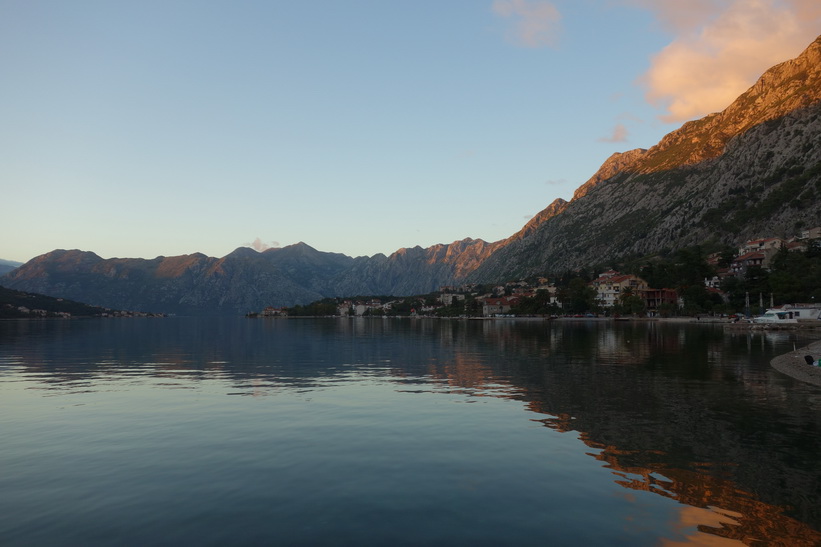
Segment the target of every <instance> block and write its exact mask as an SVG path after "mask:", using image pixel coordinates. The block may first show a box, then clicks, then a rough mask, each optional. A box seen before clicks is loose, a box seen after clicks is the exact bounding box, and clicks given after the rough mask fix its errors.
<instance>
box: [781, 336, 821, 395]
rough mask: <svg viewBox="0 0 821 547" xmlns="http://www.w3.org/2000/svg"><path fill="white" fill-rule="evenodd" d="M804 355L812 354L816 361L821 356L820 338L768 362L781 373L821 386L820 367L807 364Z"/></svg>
mask: <svg viewBox="0 0 821 547" xmlns="http://www.w3.org/2000/svg"><path fill="white" fill-rule="evenodd" d="M805 355H812V358H813V359H815V360H816V361H817V360H818V359H819V358H821V340H818V341H817V342H813V343H812V344H810V345H809V346H806V347H803V348H801V349H797V350H795V351H791V352H789V353H785V354H784V355H779V356H778V357H776V358H775V359H773V360H772V361H770V364H771V365H772V366H773V368H775V370H777V371H778V372H781V373H782V374H786V375H787V376H791V377H793V378H795V379H796V380H801V381H802V382H808V383H810V384H813V385H816V386H819V387H821V367H811V366H809V365H808V364H807V363H806V362H805V361H804V356H805Z"/></svg>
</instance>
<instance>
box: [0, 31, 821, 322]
mask: <svg viewBox="0 0 821 547" xmlns="http://www.w3.org/2000/svg"><path fill="white" fill-rule="evenodd" d="M819 142H821V36H819V37H818V38H817V39H816V40H815V41H814V42H813V43H811V44H810V45H809V46H808V47H807V48H806V49H805V50H804V52H803V53H802V54H801V55H799V56H798V57H796V58H795V59H792V60H790V61H786V62H784V63H780V64H778V65H776V66H774V67H772V68H771V69H769V70H767V71H766V72H765V73H764V74H763V75H762V76H761V77H760V78H759V79H758V81H756V83H755V84H754V85H753V86H751V87H750V88H749V89H748V90H747V91H745V92H744V93H743V94H741V95H740V96H739V97H738V98H737V99H736V100H735V101H733V102H732V103H731V104H730V105H729V106H728V107H727V108H726V109H724V110H723V111H722V112H718V113H713V114H710V115H708V116H705V117H704V118H701V119H699V120H693V121H690V122H687V123H685V124H683V125H682V126H681V127H680V128H679V129H676V130H674V131H672V132H670V133H668V134H667V135H665V136H664V137H663V138H662V139H661V140H660V141H659V143H657V144H656V145H654V146H652V147H650V148H649V149H643V148H638V149H634V150H628V151H625V152H616V153H614V154H613V155H611V156H610V157H609V158H608V159H607V160H606V161H605V162H604V163H603V164H602V166H601V167H600V168H599V169H598V170H597V171H596V173H594V174H593V176H592V177H591V178H590V179H588V180H587V181H586V182H585V183H584V184H582V185H581V186H580V187H579V188H578V189H577V190H576V192H575V193H574V196H573V199H571V200H570V201H565V200H563V199H556V200H554V201H553V202H551V203H550V204H549V205H548V206H547V207H545V208H544V209H543V210H542V211H540V212H539V213H538V214H536V215H535V216H534V217H533V218H531V219H530V220H529V221H528V222H527V223H526V224H525V225H524V226H523V227H522V228H521V229H520V230H519V231H518V232H516V233H515V234H513V235H511V236H510V237H508V238H506V239H504V240H500V241H496V242H486V241H483V240H481V239H472V238H465V239H463V240H460V241H454V242H452V243H449V244H437V245H432V246H430V247H427V248H422V247H419V246H415V247H410V248H403V249H399V250H397V251H395V252H393V253H391V254H390V255H387V256H386V255H384V254H377V255H374V256H372V257H356V258H352V257H349V256H347V255H344V254H340V253H326V252H322V251H318V250H316V249H314V248H313V247H311V246H310V245H307V244H305V243H302V242H300V243H297V244H294V245H290V246H287V247H283V248H274V249H268V250H265V251H263V252H257V251H254V250H252V249H250V248H247V247H240V248H238V249H235V250H234V251H232V252H231V253H229V254H227V255H226V256H224V257H222V258H214V257H207V256H205V255H203V254H202V253H194V254H191V255H181V256H177V257H157V258H155V259H120V258H116V259H102V258H101V257H99V256H98V255H96V254H94V253H92V252H88V251H79V250H73V251H66V250H55V251H52V252H51V253H46V254H45V255H41V256H40V257H36V258H34V259H32V260H31V261H29V262H28V263H26V264H24V265H23V266H21V267H19V268H18V269H16V270H14V271H13V272H11V273H9V274H7V275H6V276H4V277H2V278H0V284H3V285H6V286H8V287H10V288H16V289H20V290H26V291H31V292H39V293H42V294H49V295H54V296H62V297H66V298H72V299H74V300H80V301H84V302H90V303H93V304H96V305H102V306H105V307H111V308H119V309H135V310H146V309H150V310H152V311H165V312H172V313H244V312H246V311H251V310H258V309H260V308H261V307H264V306H267V305H291V304H300V303H307V302H311V301H314V300H318V299H320V298H322V297H327V296H350V295H357V294H386V295H409V294H423V293H427V292H431V291H434V290H437V289H438V288H439V287H440V286H442V285H453V284H460V283H463V282H497V281H504V280H510V279H514V278H517V277H519V276H526V275H533V274H544V273H551V272H552V273H558V272H561V271H565V270H569V269H576V268H580V267H585V266H591V265H594V264H601V263H603V262H604V261H607V260H611V259H617V258H619V257H623V256H625V255H628V254H648V253H652V252H658V251H659V250H661V249H665V248H667V249H675V248H680V247H684V246H689V245H694V244H698V243H703V242H705V241H713V242H716V243H725V244H733V243H738V242H740V241H743V240H744V239H745V238H752V237H756V236H761V235H781V234H782V233H783V234H785V233H786V232H788V231H789V230H794V229H797V228H798V227H799V225H806V226H813V225H821V208H820V207H819V204H821V145H819V144H818V143H819Z"/></svg>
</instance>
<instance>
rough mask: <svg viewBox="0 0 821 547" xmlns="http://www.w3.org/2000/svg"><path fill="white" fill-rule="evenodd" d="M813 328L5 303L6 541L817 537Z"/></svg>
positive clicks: (816, 540)
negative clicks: (797, 357)
mask: <svg viewBox="0 0 821 547" xmlns="http://www.w3.org/2000/svg"><path fill="white" fill-rule="evenodd" d="M800 336H801V335H800V334H795V333H766V334H765V333H753V334H751V333H747V332H737V333H725V332H724V331H723V330H722V328H721V327H720V326H707V325H695V324H687V325H681V324H665V323H630V322H624V323H608V322H594V321H587V322H585V321H580V322H556V323H550V322H543V321H532V322H531V321H518V322H517V321H437V320H422V319H396V320H381V319H372V320H368V319H362V318H360V319H318V320H309V319H305V320H302V319H288V320H281V319H280V320H263V319H255V320H249V319H242V318H236V319H188V318H165V319H124V320H88V321H80V320H77V321H40V322H38V321H19V322H18V321H4V322H0V544H2V545H106V544H108V545H147V544H150V545H179V544H183V543H184V544H199V545H225V544H261V543H267V544H282V545H290V544H300V545H321V544H325V545H453V544H459V545H536V544H538V545H545V544H547V545H681V544H707V545H741V544H757V545H819V544H821V532H819V530H821V389H819V388H815V387H812V386H808V385H805V384H801V383H799V382H796V381H794V380H792V379H790V378H787V377H785V376H783V375H781V374H780V373H778V372H776V371H775V370H773V369H772V368H771V367H770V366H769V360H770V359H771V358H772V357H773V356H775V355H777V354H780V353H784V352H787V351H790V350H792V349H793V346H794V345H797V346H798V347H800V346H802V345H806V344H807V343H808V342H809V341H810V340H809V339H806V338H800Z"/></svg>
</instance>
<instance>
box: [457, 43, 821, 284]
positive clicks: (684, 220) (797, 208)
mask: <svg viewBox="0 0 821 547" xmlns="http://www.w3.org/2000/svg"><path fill="white" fill-rule="evenodd" d="M819 143H821V37H819V39H817V40H816V41H815V42H813V44H811V45H810V46H809V47H808V48H807V49H806V50H805V51H804V53H802V55H801V56H799V57H798V58H796V59H794V60H792V61H788V62H786V63H782V64H779V65H777V66H775V67H773V68H772V69H770V70H768V71H767V72H766V73H765V74H764V75H763V76H762V77H761V78H760V79H759V80H758V82H756V84H755V85H754V86H752V87H751V88H750V89H749V90H748V91H746V92H745V93H744V94H743V95H741V96H740V97H739V98H738V99H737V100H736V101H735V102H733V104H732V105H730V106H729V107H728V108H727V109H726V110H724V111H723V112H721V113H717V114H711V115H709V116H707V117H705V118H703V119H701V120H697V121H693V122H688V123H686V124H684V125H683V126H682V127H681V128H680V129H678V130H676V131H673V132H672V133H670V134H669V135H667V136H666V137H664V138H663V139H662V140H661V141H660V142H659V144H657V145H656V146H654V147H652V148H650V149H649V150H641V149H639V150H633V151H630V152H626V153H624V154H620V155H618V154H617V155H614V156H612V157H611V158H610V159H608V161H607V162H605V164H604V165H603V166H602V168H601V169H600V170H599V171H598V172H597V173H596V175H594V176H593V177H592V178H591V179H590V180H589V181H588V182H586V183H585V184H584V185H583V186H582V187H580V188H579V190H577V192H576V194H575V196H574V199H573V200H572V201H571V202H570V203H569V204H567V205H566V206H565V207H564V209H563V210H562V212H561V214H557V215H551V216H550V217H549V218H548V220H546V221H545V222H542V223H541V224H540V225H539V226H538V228H537V229H536V230H534V231H532V232H531V233H530V234H529V235H528V236H527V237H525V238H522V239H520V240H517V241H510V242H509V243H508V244H507V245H504V246H503V247H501V248H499V249H498V251H497V252H496V253H494V254H493V255H492V256H491V257H489V258H488V259H487V260H486V261H484V262H483V263H482V265H481V266H479V268H477V269H476V270H475V271H474V272H473V273H471V274H470V275H469V279H471V280H476V281H490V280H498V279H510V278H515V277H517V276H521V275H527V274H532V273H540V272H558V271H562V270H566V269H574V268H580V267H583V266H589V265H592V264H597V263H601V262H603V261H606V260H608V259H610V258H617V257H619V256H623V255H625V254H629V253H640V254H645V253H652V252H656V251H658V250H660V249H663V248H677V247H683V246H687V245H694V244H698V243H703V242H704V241H707V240H714V241H717V242H725V243H736V242H738V241H742V240H744V239H748V238H753V237H759V236H764V235H791V234H792V233H793V232H795V231H796V230H797V229H798V228H799V227H800V226H802V225H803V226H815V225H819V224H821V212H819V211H821V145H820V144H819Z"/></svg>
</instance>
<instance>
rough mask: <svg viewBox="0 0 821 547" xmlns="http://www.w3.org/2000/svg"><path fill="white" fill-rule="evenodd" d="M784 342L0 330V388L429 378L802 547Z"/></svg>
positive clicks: (707, 511)
mask: <svg viewBox="0 0 821 547" xmlns="http://www.w3.org/2000/svg"><path fill="white" fill-rule="evenodd" d="M788 336H789V335H788ZM797 343H798V344H799V345H801V341H798V342H797ZM791 344H792V341H791V340H790V339H789V338H786V339H768V338H765V337H764V336H762V335H760V334H754V335H753V334H749V333H734V334H727V335H725V333H724V332H723V331H722V330H721V329H720V328H710V327H705V326H697V325H695V326H681V325H667V324H661V323H622V324H608V323H601V322H589V323H585V322H580V323H573V324H570V323H553V324H551V323H546V322H541V321H536V322H513V321H510V322H506V321H431V320H411V319H407V320H381V319H374V320H367V319H350V320H270V321H264V320H259V321H249V320H211V319H209V320H195V319H175V318H168V319H161V320H160V319H145V320H143V319H139V320H123V321H66V322H4V323H3V324H2V325H0V350H1V351H0V355H1V356H2V360H0V374H11V373H18V372H20V373H23V374H26V375H27V376H29V377H30V378H36V380H37V382H38V383H39V384H40V385H41V386H42V387H43V388H44V389H54V390H63V391H65V390H72V389H78V390H89V389H92V390H93V389H95V385H96V384H97V383H98V382H97V381H98V380H101V379H116V378H128V377H129V376H133V375H141V376H150V377H154V378H157V379H159V380H161V381H162V382H163V384H162V385H163V386H164V387H190V386H191V385H196V383H197V382H201V381H202V382H204V381H208V380H215V379H218V380H220V381H221V382H222V383H223V384H225V387H226V393H231V394H247V395H265V394H275V393H276V392H277V390H280V389H308V390H310V389H317V388H321V387H323V386H325V385H327V384H328V383H333V382H337V381H345V379H346V378H347V377H348V376H349V375H350V374H352V372H355V373H356V375H358V376H362V375H371V376H374V377H379V378H383V379H386V380H387V381H391V382H395V383H397V384H398V385H399V387H398V388H397V389H409V386H411V385H412V384H414V383H419V384H430V383H431V379H434V380H436V385H437V386H441V387H440V388H441V389H442V390H459V391H461V392H463V393H466V394H468V395H475V396H489V397H507V398H512V399H516V400H520V401H522V402H523V403H524V404H525V405H526V406H527V408H528V409H529V410H531V411H533V412H535V413H537V414H538V415H540V416H542V418H538V420H539V421H540V422H542V423H543V424H544V425H546V426H548V427H550V428H552V429H555V430H558V431H562V432H575V433H576V434H578V435H579V436H580V438H581V439H582V440H583V441H584V442H585V443H586V444H587V446H589V447H590V455H591V456H592V457H595V458H597V459H598V460H600V461H602V462H603V464H604V465H606V466H607V467H608V468H609V469H611V470H612V472H613V473H614V480H616V481H617V482H618V483H619V484H621V485H622V486H624V487H625V488H626V489H627V490H643V491H648V492H655V493H656V494H658V495H662V496H666V497H670V498H673V499H676V500H678V501H680V502H681V503H682V504H684V505H682V513H681V518H682V520H683V521H684V520H687V519H693V518H696V517H698V518H701V519H702V520H700V521H699V522H700V523H702V528H703V530H702V531H704V532H706V533H709V534H711V535H713V536H715V537H716V538H718V537H727V538H732V539H740V540H742V541H744V542H746V543H756V542H759V543H766V544H779V542H781V543H782V544H785V545H786V544H790V545H802V544H806V545H817V544H821V534H819V533H818V532H816V531H814V530H812V529H811V528H810V527H813V528H815V529H819V528H821V511H819V508H818V502H819V497H818V492H819V491H821V484H820V482H821V479H819V477H821V474H820V473H818V471H817V462H818V457H817V455H818V454H819V453H821V415H819V410H821V396H820V395H819V392H818V391H817V390H815V389H814V388H809V387H806V386H803V385H800V384H797V383H795V382H793V381H792V380H789V379H786V378H783V377H781V376H780V375H779V374H778V373H777V372H775V371H773V370H772V369H771V368H770V367H769V365H768V361H769V358H770V356H771V355H772V354H773V353H779V352H784V351H787V350H789V349H792V347H791ZM4 371H6V372H4ZM106 385H107V388H106V389H110V387H111V383H110V382H109V383H107V384H106ZM698 508H701V510H702V512H698ZM710 516H712V518H713V520H712V521H710V519H709V518H708V517H710ZM704 519H706V520H704ZM710 522H712V524H710ZM802 523H806V524H808V525H809V526H810V527H808V526H807V525H805V524H802Z"/></svg>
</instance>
